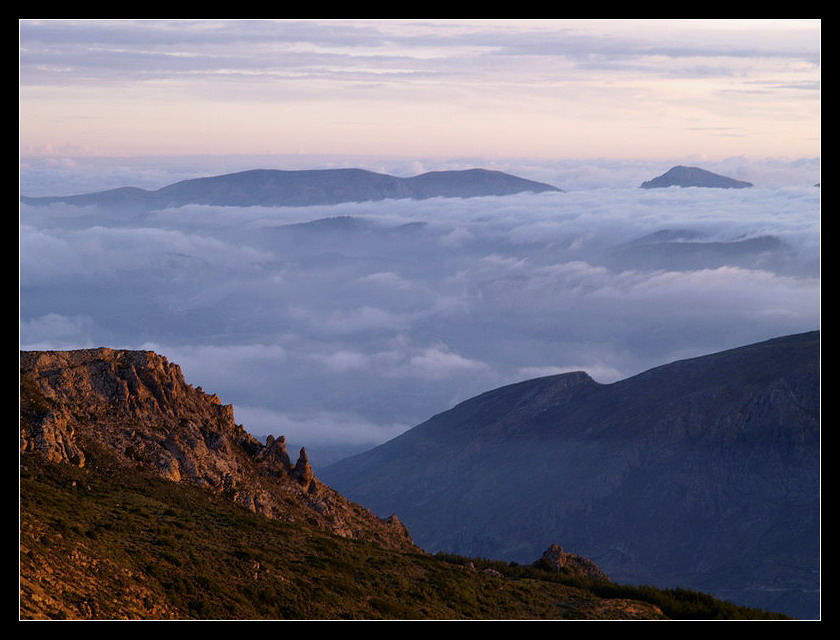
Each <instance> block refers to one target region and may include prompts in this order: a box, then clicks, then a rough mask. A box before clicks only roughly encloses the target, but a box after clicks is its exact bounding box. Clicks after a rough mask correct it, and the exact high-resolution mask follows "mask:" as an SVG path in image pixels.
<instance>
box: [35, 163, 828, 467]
mask: <svg viewBox="0 0 840 640" xmlns="http://www.w3.org/2000/svg"><path fill="white" fill-rule="evenodd" d="M41 170H43V168H41ZM791 171H795V168H792V169H791ZM520 175H523V177H529V178H533V177H534V176H533V175H529V174H527V173H525V174H522V173H520ZM653 175H654V174H648V175H647V176H644V177H645V178H650V177H652V176H653ZM53 177H54V178H55V176H53ZM634 179H635V178H634ZM558 186H561V187H565V186H566V185H563V184H559V185H558ZM24 192H26V190H25V189H24ZM59 193H60V191H59ZM819 215H820V210H819V190H818V189H816V188H814V187H813V186H811V185H803V186H787V187H774V188H769V187H756V188H753V189H749V190H739V191H727V190H711V189H667V190H656V191H647V190H642V189H638V188H635V187H629V188H626V187H620V188H618V187H615V188H602V189H590V190H579V191H570V192H566V193H545V194H523V195H519V196H508V197H503V198H496V197H492V198H475V199H469V200H450V199H433V200H427V201H422V202H413V201H386V202H378V203H357V204H346V205H338V206H333V207H308V208H300V209H291V208H285V209H284V208H276V209H263V208H248V209H234V208H213V207H197V206H196V207H184V208H181V209H176V210H167V211H159V212H154V213H152V214H149V215H146V216H143V217H140V218H132V217H128V216H125V215H121V214H120V212H116V211H110V212H104V213H102V212H94V211H91V210H80V209H73V208H68V207H51V208H47V209H33V208H28V207H24V208H23V209H22V213H21V222H22V227H21V336H22V338H21V341H22V346H23V348H76V347H88V346H112V347H127V348H148V349H154V350H155V351H158V352H160V353H162V354H164V355H166V356H167V357H169V358H170V359H171V360H172V361H174V362H177V363H179V364H181V365H182V367H183V369H184V371H185V373H186V375H187V377H188V379H189V380H190V382H192V383H193V384H196V385H201V386H203V387H204V388H205V389H207V390H212V391H213V392H216V393H219V395H220V396H221V397H222V398H223V400H224V401H225V402H227V403H232V404H234V405H235V407H236V408H237V419H238V420H239V421H241V422H243V423H244V424H245V426H246V428H247V429H249V430H250V431H251V432H252V433H255V435H258V436H264V435H267V434H268V433H273V434H275V435H278V434H280V433H283V432H285V435H287V437H288V438H289V439H290V441H291V442H292V443H293V444H296V443H300V444H303V445H306V446H307V448H310V447H312V448H313V450H315V451H316V452H317V450H318V447H319V446H321V447H323V448H324V449H326V448H327V447H328V446H334V445H346V446H348V447H354V448H358V447H362V446H372V445H374V444H376V443H379V442H382V441H384V440H385V439H387V438H390V437H393V436H394V435H396V434H397V433H399V432H400V431H401V430H404V429H406V428H408V427H410V426H413V425H414V424H417V423H419V422H420V421H422V420H425V419H426V418H428V417H430V416H431V415H433V414H434V413H437V412H439V411H442V410H445V409H447V408H449V407H450V406H452V405H453V404H454V403H456V402H458V401H461V400H463V399H466V398H468V397H470V396H473V395H476V394H478V393H481V392H483V391H486V390H489V389H491V388H494V387H497V386H500V385H502V384H506V383H510V382H514V381H517V380H522V379H526V378H529V377H535V376H539V375H548V374H550V373H555V372H562V371H569V370H581V369H583V370H586V371H588V372H589V373H590V374H591V375H592V376H593V377H595V378H596V379H597V380H599V381H601V382H605V383H608V382H612V381H615V380H617V379H620V378H622V377H626V376H629V375H633V374H635V373H638V372H641V371H643V370H645V369H647V368H650V367H652V366H656V365H659V364H663V363H665V362H668V361H671V360H674V359H677V358H682V357H689V356H693V355H699V354H701V353H707V352H711V351H715V350H719V349H724V348H728V347H734V346H738V345H741V344H746V343H749V342H753V341H758V340H763V339H767V338H770V337H774V336H778V335H784V334H788V333H794V332H798V331H806V330H811V329H814V328H817V327H818V326H819V292H820V285H819V242H820V236H819ZM666 230H671V231H674V230H676V231H683V232H684V231H690V232H691V234H689V235H688V236H686V235H683V236H680V235H679V233H678V234H677V236H678V237H679V238H683V239H682V240H679V241H678V242H676V243H670V244H662V243H660V244H658V245H657V246H656V250H657V251H662V256H663V257H662V258H661V259H662V260H663V261H665V262H663V263H661V264H658V265H657V266H656V267H655V268H654V267H651V266H650V264H646V263H645V261H643V260H641V259H640V257H639V256H640V255H642V256H649V252H648V253H642V254H639V253H634V252H633V251H630V250H627V248H628V247H630V248H634V247H637V246H638V245H637V244H634V243H637V242H638V241H639V240H640V239H642V238H645V237H646V236H649V234H654V233H658V232H663V231H666ZM689 236H690V237H692V238H694V240H692V241H691V242H687V241H686V240H685V237H689ZM765 236H772V237H773V238H775V239H776V240H778V243H777V244H774V245H772V247H773V248H772V249H767V248H766V247H765V246H764V245H753V244H750V243H748V242H744V241H745V240H749V239H751V238H762V237H765ZM654 237H655V238H659V239H661V238H662V237H663V236H662V235H661V234H660V235H659V236H654ZM756 247H759V248H756ZM762 247H763V248H762ZM646 251H648V249H646ZM686 251H690V252H691V253H690V255H691V262H688V261H687V259H686V255H687V254H686ZM698 256H699V257H698ZM316 460H317V457H316Z"/></svg>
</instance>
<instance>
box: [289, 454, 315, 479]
mask: <svg viewBox="0 0 840 640" xmlns="http://www.w3.org/2000/svg"><path fill="white" fill-rule="evenodd" d="M292 474H293V475H294V476H295V478H297V480H298V482H300V483H301V484H302V485H303V487H304V488H305V489H308V488H309V487H310V485H311V483H312V478H314V477H315V474H314V473H313V471H312V466H311V465H310V464H309V457H308V456H307V455H306V448H305V447H301V449H300V455H299V456H298V460H297V462H296V463H295V468H294V470H293V471H292Z"/></svg>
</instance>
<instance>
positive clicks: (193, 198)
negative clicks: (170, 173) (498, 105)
mask: <svg viewBox="0 0 840 640" xmlns="http://www.w3.org/2000/svg"><path fill="white" fill-rule="evenodd" d="M525 191H531V192H542V191H560V189H558V188H557V187H553V186H551V185H547V184H543V183H539V182H534V181H532V180H526V179H524V178H518V177H516V176H512V175H509V174H506V173H502V172H499V171H487V170H484V169H471V170H467V171H439V172H431V173H426V174H423V175H420V176H415V177H413V178H398V177H395V176H389V175H385V174H379V173H374V172H371V171H365V170H363V169H313V170H301V171H281V170H276V169H253V170H250V171H241V172H238V173H229V174H225V175H220V176H212V177H207V178H196V179H192V180H183V181H181V182H176V183H174V184H171V185H168V186H165V187H163V188H161V189H158V190H156V191H146V190H143V189H137V188H133V187H125V188H121V189H114V190H110V191H103V192H99V193H90V194H82V195H72V196H52V197H38V198H35V197H26V196H24V197H21V201H22V202H23V203H25V204H30V205H49V204H53V203H64V204H70V205H75V206H99V207H108V206H110V207H114V206H120V207H123V208H130V209H137V210H153V209H162V208H166V207H180V206H184V205H188V204H204V205H213V206H226V207H247V206H266V207H274V206H291V207H304V206H310V205H330V204H339V203H342V202H366V201H376V200H388V199H402V198H412V199H421V200H422V199H426V198H435V197H447V198H471V197H476V196H490V195H508V194H513V193H521V192H525Z"/></svg>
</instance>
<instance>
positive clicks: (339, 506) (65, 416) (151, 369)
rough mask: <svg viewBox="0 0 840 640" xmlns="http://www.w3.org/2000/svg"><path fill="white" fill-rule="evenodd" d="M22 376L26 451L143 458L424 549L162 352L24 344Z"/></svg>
mask: <svg viewBox="0 0 840 640" xmlns="http://www.w3.org/2000/svg"><path fill="white" fill-rule="evenodd" d="M20 382H21V433H20V437H21V442H20V449H21V454H22V455H23V456H25V455H29V454H39V455H41V456H43V457H45V458H47V459H48V460H50V461H52V462H58V463H66V464H72V465H76V466H79V467H83V466H90V465H93V466H101V465H107V464H110V463H117V464H124V465H133V466H136V467H138V468H141V469H144V470H146V471H151V472H153V473H155V474H157V475H159V476H162V477H164V478H167V479H169V480H171V481H173V482H186V483H191V484H193V485H196V486H199V487H203V488H205V489H207V490H210V491H215V492H218V493H221V494H224V495H225V496H227V497H229V498H230V499H231V500H233V501H234V502H236V503H237V504H239V505H241V506H243V507H246V508H248V509H250V510H251V511H253V512H256V513H260V514H263V515H265V516H267V517H270V518H274V519H280V520H284V521H290V522H295V521H306V522H308V523H310V524H314V525H316V526H318V527H319V528H321V529H324V530H327V531H330V532H332V533H335V534H337V535H340V536H343V537H346V538H352V539H360V540H367V541H370V542H375V543H377V544H379V545H381V546H383V547H385V548H391V549H396V550H407V551H416V550H418V548H417V547H416V546H415V545H414V543H413V541H412V540H411V537H410V536H409V534H408V531H407V529H406V528H405V526H404V525H403V524H402V523H401V522H400V521H399V519H397V518H396V517H395V516H392V517H391V518H388V519H382V518H379V517H377V516H375V515H374V514H373V513H371V512H370V511H368V510H367V509H365V508H364V507H361V506H360V505H357V504H355V503H353V502H351V501H349V500H347V499H346V498H344V497H343V496H342V495H341V494H339V493H338V492H336V491H334V490H333V489H331V488H330V487H329V486H327V485H326V484H324V483H322V482H321V481H320V480H318V478H316V477H315V475H314V473H313V470H312V467H311V466H310V464H309V461H308V458H307V455H306V451H305V449H301V452H300V455H299V457H298V459H297V461H296V462H295V463H294V464H293V463H292V460H291V457H290V456H289V454H288V452H287V451H286V443H285V438H284V437H283V436H280V437H273V436H269V437H268V438H267V440H266V442H265V444H263V443H261V442H260V441H259V440H257V439H256V438H254V437H253V436H252V435H250V434H249V433H247V432H246V430H245V429H244V428H243V426H242V425H240V424H236V422H235V420H234V412H233V407H232V406H231V405H225V404H222V402H221V400H220V399H219V397H218V396H216V395H215V394H207V393H205V392H204V391H203V390H202V389H201V388H200V387H193V386H191V385H189V384H188V383H187V382H186V381H185V380H184V377H183V374H182V372H181V369H180V367H179V366H178V365H176V364H173V363H170V362H169V361H168V360H167V359H166V358H165V357H163V356H161V355H158V354H156V353H154V352H151V351H129V350H118V349H108V348H98V349H83V350H76V351H24V352H21V354H20Z"/></svg>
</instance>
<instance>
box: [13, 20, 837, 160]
mask: <svg viewBox="0 0 840 640" xmlns="http://www.w3.org/2000/svg"><path fill="white" fill-rule="evenodd" d="M820 38H821V25H820V21H819V20H797V19H783V20H652V19H647V20H629V19H624V20H556V19H551V20H493V19H485V20H454V19H446V20H408V19H391V20H363V19H354V20H329V19H314V20H21V21H20V107H21V119H20V147H21V155H23V156H141V155H142V156H158V155H208V154H212V155H218V154H243V153H245V154H353V155H386V156H444V157H453V156H483V157H493V156H504V157H511V156H514V157H537V158H546V157H558V156H560V157H575V158H594V157H602V158H662V157H673V156H682V155H687V154H693V155H699V156H700V157H702V158H703V159H705V160H720V159H722V158H725V157H729V156H749V157H787V158H799V157H815V156H817V155H819V145H820V118H819V114H820V45H821V41H820Z"/></svg>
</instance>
